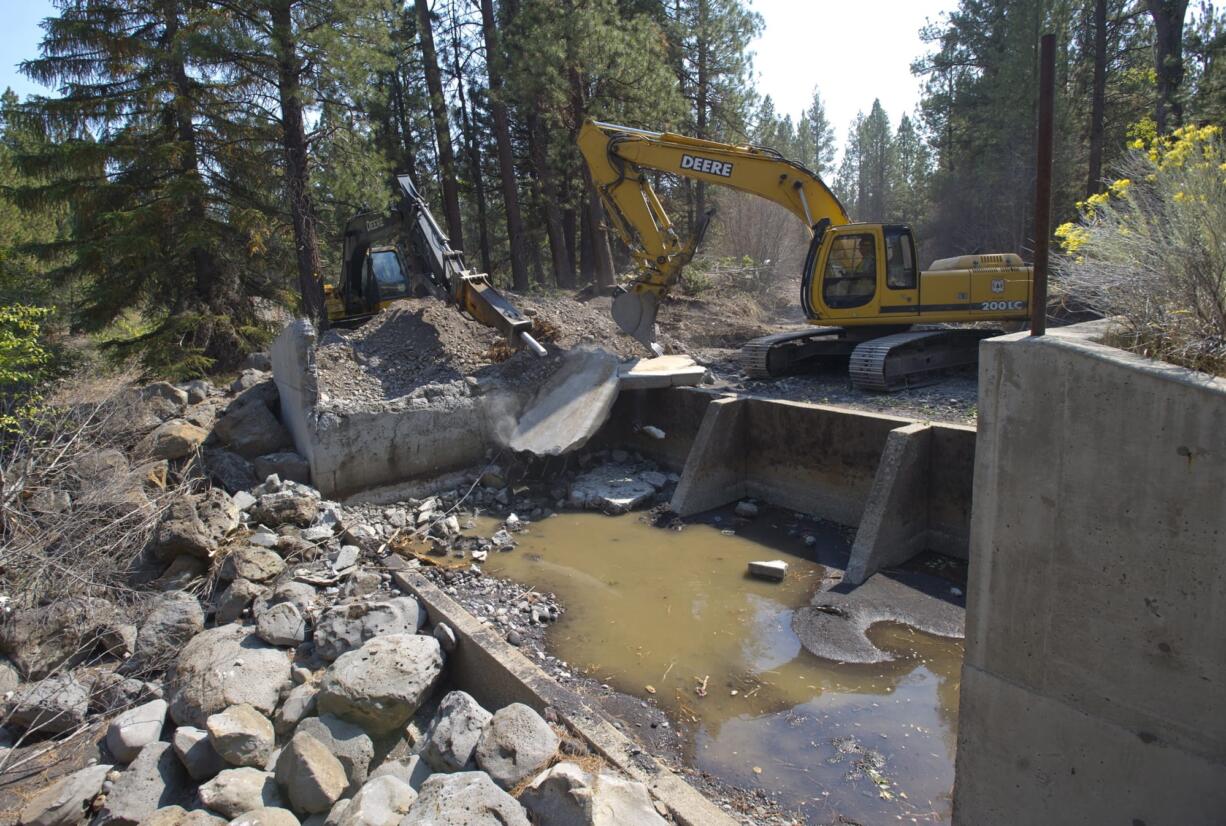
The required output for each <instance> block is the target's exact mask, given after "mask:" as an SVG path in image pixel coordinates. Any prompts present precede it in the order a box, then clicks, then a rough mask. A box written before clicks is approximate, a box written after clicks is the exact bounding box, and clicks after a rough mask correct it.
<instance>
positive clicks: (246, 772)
mask: <svg viewBox="0 0 1226 826" xmlns="http://www.w3.org/2000/svg"><path fill="white" fill-rule="evenodd" d="M199 794H200V802H201V803H203V804H204V805H205V806H207V807H208V808H209V809H211V810H213V811H214V812H217V814H219V815H221V816H222V817H224V818H226V819H230V818H234V817H238V816H239V815H241V814H242V813H243V812H249V811H251V810H252V809H260V808H263V807H265V806H284V805H285V803H284V801H283V800H282V799H281V790H280V789H279V788H278V787H277V780H276V778H275V777H273V776H272V773H271V772H266V771H263V770H261V769H257V768H252V767H250V766H247V767H244V768H239V769H226V770H225V771H223V772H221V773H220V774H218V775H217V776H216V777H214V778H213V779H212V780H210V781H209V782H207V783H204V784H201V786H200V792H199Z"/></svg>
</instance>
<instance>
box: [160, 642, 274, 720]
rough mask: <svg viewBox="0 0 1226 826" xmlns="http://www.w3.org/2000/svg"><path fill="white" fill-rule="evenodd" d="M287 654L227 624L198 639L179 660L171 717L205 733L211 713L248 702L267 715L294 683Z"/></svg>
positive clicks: (170, 682)
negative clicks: (204, 729) (283, 692)
mask: <svg viewBox="0 0 1226 826" xmlns="http://www.w3.org/2000/svg"><path fill="white" fill-rule="evenodd" d="M289 672H290V661H289V657H288V656H287V655H286V652H284V651H282V650H281V649H279V648H273V647H272V646H269V645H266V644H265V643H264V642H263V641H262V640H260V638H259V637H257V636H256V635H255V634H253V633H251V632H250V630H249V629H246V628H243V627H241V626H237V625H223V626H220V627H218V628H211V629H209V630H208V631H204V632H203V633H200V634H197V635H196V637H195V638H194V639H192V641H191V642H189V643H188V644H187V645H186V646H185V647H184V648H183V653H182V654H180V655H179V660H178V663H176V665H175V668H174V669H173V671H171V672H170V675H169V679H168V681H167V683H168V690H169V698H170V715H171V716H172V717H173V718H174V720H175V722H176V723H178V724H179V725H190V726H195V727H197V728H203V727H204V725H205V721H206V720H207V719H208V717H209V715H210V714H215V713H216V712H218V711H221V710H222V709H223V708H225V707H227V706H232V705H238V704H239V703H250V704H251V705H252V706H254V707H255V709H256V710H257V711H259V712H260V713H261V714H263V715H265V716H267V715H270V714H272V713H273V712H274V711H275V710H276V708H277V701H278V700H279V699H280V697H281V690H282V688H283V687H285V686H286V685H287V684H288V683H289V681H290V676H289Z"/></svg>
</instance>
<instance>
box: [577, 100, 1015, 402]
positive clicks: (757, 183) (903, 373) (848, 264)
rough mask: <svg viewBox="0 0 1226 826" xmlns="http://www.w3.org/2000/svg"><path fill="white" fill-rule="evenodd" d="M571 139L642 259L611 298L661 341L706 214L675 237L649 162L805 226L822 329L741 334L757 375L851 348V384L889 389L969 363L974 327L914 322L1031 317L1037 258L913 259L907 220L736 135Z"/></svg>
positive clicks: (807, 287) (617, 311) (599, 126)
mask: <svg viewBox="0 0 1226 826" xmlns="http://www.w3.org/2000/svg"><path fill="white" fill-rule="evenodd" d="M578 143H579V150H580V152H582V154H583V157H584V160H585V161H586V162H587V166H588V170H589V171H590V173H591V177H592V182H593V184H594V186H595V187H596V190H597V192H598V193H599V194H600V199H601V201H602V203H603V204H604V207H605V211H606V213H607V216H608V219H609V223H610V224H611V226H612V227H613V229H614V230H615V231H616V232H617V234H618V235H619V236H620V237H621V239H622V241H623V242H625V244H626V245H627V246H628V247H629V249H630V252H631V255H632V256H633V258H634V260H635V264H636V268H637V272H636V274H635V276H634V278H633V279H632V280H631V282H630V283H629V284H628V285H626V286H625V288H624V289H623V291H622V292H620V293H619V294H618V295H617V296H616V298H614V301H613V317H614V319H615V320H616V321H617V323H618V325H619V326H620V327H621V328H622V329H623V330H625V331H626V332H627V333H629V334H630V335H632V336H634V337H635V338H637V339H638V340H639V341H641V342H642V343H643V344H645V345H647V346H648V347H650V348H652V349H655V350H658V345H656V344H655V337H656V314H657V313H658V311H659V306H660V301H661V299H662V298H663V297H664V296H666V295H667V294H668V292H669V290H670V289H671V288H672V287H673V285H675V284H676V283H677V280H678V278H679V277H680V275H681V271H682V268H684V267H685V265H686V264H688V263H689V261H690V259H691V258H693V256H694V252H695V250H696V249H697V247H698V244H699V243H700V242H701V241H702V236H703V233H704V232H705V231H706V226H707V223H708V221H709V220H710V217H711V214H710V213H708V214H707V215H705V216H703V217H702V220H701V221H700V222H699V225H698V228H697V230H696V232H695V233H694V234H693V236H692V237H691V238H688V239H683V238H682V237H681V236H680V235H679V234H678V232H677V229H676V228H674V226H673V224H672V222H671V221H670V220H669V217H668V215H667V214H666V213H665V211H664V208H663V206H662V205H661V203H660V200H659V198H658V197H657V196H656V193H655V191H654V190H653V189H652V186H651V183H650V182H649V181H648V179H647V175H646V170H655V171H658V172H666V173H670V174H673V175H681V176H683V177H686V178H691V179H693V180H697V181H705V182H706V183H708V184H713V185H716V186H726V187H730V188H732V189H736V190H740V191H741V192H748V193H750V194H752V195H757V196H758V197H761V198H766V199H767V200H769V201H774V202H775V203H777V204H779V205H781V206H783V207H784V208H785V209H787V210H788V211H789V212H791V213H792V214H793V215H795V216H796V217H797V218H799V219H800V220H801V221H803V222H804V225H805V226H806V227H807V228H808V230H809V232H810V235H811V241H810V244H809V251H808V255H807V256H806V257H805V264H804V270H803V271H802V273H801V289H800V303H801V307H802V308H803V310H804V314H805V318H806V320H807V321H808V322H809V323H810V324H814V325H820V326H819V328H818V329H816V330H802V331H800V332H787V333H779V334H777V335H771V336H765V337H763V338H759V339H755V340H753V341H750V342H748V343H747V344H746V345H745V346H744V348H743V349H742V351H741V365H742V367H743V369H744V370H745V372H746V373H747V374H748V375H749V376H751V377H754V378H765V377H770V376H779V375H786V374H788V373H794V372H798V371H800V370H803V369H805V368H806V366H808V365H809V364H811V363H812V362H814V361H819V360H824V359H830V358H848V359H849V362H848V372H849V373H850V376H851V380H852V383H853V384H854V385H855V386H856V387H860V388H863V389H867V390H878V391H893V390H901V389H904V388H907V387H915V386H919V385H922V384H928V383H931V382H933V381H935V380H937V379H938V378H939V377H940V376H941V375H942V374H943V373H945V372H946V371H948V370H950V369H951V368H954V367H960V366H965V365H969V364H974V363H975V360H976V358H977V355H978V345H979V342H980V341H981V340H982V339H984V338H987V337H990V336H993V335H999V334H1000V332H1001V331H999V330H987V329H981V328H961V329H958V328H953V329H950V328H943V329H917V328H916V325H931V324H948V323H954V322H981V321H1025V320H1027V319H1028V318H1029V314H1030V301H1031V283H1032V279H1033V268H1031V267H1028V266H1025V265H1024V264H1023V263H1022V259H1021V258H1020V257H1019V256H1017V255H1015V254H1013V253H993V254H986V255H963V256H958V257H955V258H943V259H940V260H938V261H935V262H933V264H932V266H931V267H929V268H928V269H927V270H925V271H923V272H921V271H920V270H919V267H918V263H917V261H916V255H915V240H914V238H913V237H912V235H911V229H910V228H909V227H907V226H904V225H901V224H867V223H852V222H851V220H850V218H849V217H848V215H847V212H846V210H845V209H844V208H843V205H842V204H841V203H840V202H839V199H838V198H837V197H835V195H834V193H833V192H831V191H830V189H829V187H827V186H826V184H825V183H823V182H822V179H821V178H820V177H818V176H817V175H816V174H815V173H813V172H810V171H809V170H808V169H805V167H803V166H802V165H800V164H798V163H795V162H793V161H789V160H787V159H786V158H784V157H783V156H782V155H780V154H779V153H778V152H776V151H774V150H773V149H766V148H763V147H757V146H735V145H730V144H724V143H718V142H715V141H708V140H701V139H698V138H690V137H686V136H684V135H677V134H673V133H670V132H649V131H646V130H642V129H634V128H631V127H627V126H617V125H614V124H609V123H600V122H598V121H592V120H589V121H587V122H586V123H585V124H584V125H583V127H582V128H581V129H580V131H579V136H578Z"/></svg>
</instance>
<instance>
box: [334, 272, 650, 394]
mask: <svg viewBox="0 0 1226 826" xmlns="http://www.w3.org/2000/svg"><path fill="white" fill-rule="evenodd" d="M510 300H511V301H512V302H513V303H514V304H515V305H516V306H517V307H519V308H520V310H521V311H523V312H524V313H525V314H526V315H528V316H530V317H532V318H533V321H534V335H536V336H537V337H538V339H539V340H540V341H541V343H542V344H544V345H545V347H546V349H547V350H548V351H549V355H548V356H546V357H545V358H543V359H542V358H538V357H537V356H535V355H533V354H532V353H529V352H527V351H526V350H518V351H516V352H514V353H513V354H511V355H510V357H509V358H508V357H507V355H508V351H507V349H506V347H505V343H504V342H503V339H502V336H500V335H499V334H498V333H497V332H495V331H494V330H492V329H490V328H488V327H485V326H484V325H482V324H479V323H478V322H476V321H473V320H472V319H470V318H468V317H467V316H464V315H461V314H460V313H459V312H457V311H456V310H455V308H453V307H450V306H448V305H446V304H444V303H443V302H441V301H438V300H436V299H432V298H421V299H406V300H404V301H397V302H396V303H395V304H393V305H392V306H391V307H390V308H388V309H387V310H386V311H384V312H382V313H380V314H379V315H377V316H375V317H374V318H372V319H371V320H370V321H368V322H367V323H366V324H364V325H363V326H361V327H359V328H357V329H353V330H339V329H338V330H329V331H328V332H327V333H325V334H324V335H323V337H322V338H321V339H320V343H319V347H318V349H317V351H316V354H315V362H316V367H317V369H318V371H319V385H320V391H321V393H322V394H323V395H324V397H325V398H324V399H323V400H324V401H325V402H328V401H339V402H343V403H345V404H352V403H354V402H366V403H379V402H382V401H390V400H392V399H399V398H402V397H404V396H409V395H411V394H413V393H414V391H417V390H419V389H421V388H425V387H430V386H438V385H447V384H455V385H462V384H464V383H465V382H466V380H468V379H476V380H477V381H478V383H488V384H492V385H498V384H516V385H523V384H525V383H539V382H542V381H544V380H545V379H547V378H548V377H549V376H550V375H552V373H553V371H554V370H556V369H557V368H558V366H559V365H560V363H561V360H562V357H561V354H562V352H563V351H567V350H571V349H574V348H576V347H582V346H598V347H602V348H603V349H605V350H608V351H610V352H612V353H614V354H616V355H617V356H620V357H621V358H635V357H638V356H642V355H645V352H644V351H643V350H642V348H641V347H640V345H639V344H638V343H637V342H635V341H634V340H633V339H631V338H629V337H628V336H626V335H624V334H622V333H621V332H620V331H619V330H618V328H617V325H616V324H615V323H614V321H613V319H612V317H611V316H610V315H609V311H608V299H603V300H602V299H597V300H594V301H592V302H589V303H584V302H579V301H576V300H574V299H573V298H570V297H566V296H560V295H555V296H546V295H538V296H532V297H521V296H510ZM470 384H471V382H470Z"/></svg>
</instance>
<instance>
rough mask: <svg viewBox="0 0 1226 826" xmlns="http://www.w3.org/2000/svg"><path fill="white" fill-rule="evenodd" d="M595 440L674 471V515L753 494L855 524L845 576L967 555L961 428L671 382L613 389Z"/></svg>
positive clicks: (966, 433)
mask: <svg viewBox="0 0 1226 826" xmlns="http://www.w3.org/2000/svg"><path fill="white" fill-rule="evenodd" d="M647 425H651V426H653V427H656V428H658V429H660V430H662V431H664V433H665V438H664V439H653V438H651V437H650V436H648V435H646V433H647V431H645V430H644V429H643V428H644V427H645V426H647ZM601 439H602V440H603V443H605V444H607V445H610V446H623V447H628V448H631V449H634V450H637V451H639V452H640V453H642V454H644V455H646V456H648V457H650V458H652V459H653V460H655V461H657V462H659V463H660V464H662V465H664V466H666V467H668V468H670V469H672V470H676V471H679V472H680V473H681V482H680V484H679V485H678V487H677V492H676V494H675V495H674V497H673V501H672V507H673V510H674V511H676V512H677V513H678V514H680V515H681V516H691V515H694V514H697V513H701V512H703V511H706V510H710V509H711V508H716V507H720V506H722V505H726V504H728V503H730V502H735V501H736V500H738V499H741V498H744V497H753V498H756V499H761V500H762V501H764V502H768V503H770V504H772V505H778V506H780V507H785V508H790V509H792V510H796V511H800V512H802V513H808V514H812V515H814V516H817V517H820V518H823V519H829V520H831V521H834V522H839V523H841V524H844V525H858V526H860V527H859V530H858V532H857V536H856V541H855V544H854V549H853V553H852V560H851V563H850V565H849V567H848V573H847V578H848V581H850V582H851V583H852V584H859V583H861V582H863V581H864V580H865V579H867V578H868V577H869V576H871V575H872V574H873V573H875V572H876V571H878V570H881V569H882V568H887V567H890V566H892V565H897V564H900V563H902V562H905V561H906V560H908V559H909V558H911V557H912V556H914V555H915V554H916V553H918V552H919V551H922V550H934V551H938V552H940V553H944V554H947V555H949V556H954V557H959V558H961V559H966V558H967V555H968V547H969V536H970V516H971V489H972V488H971V476H972V469H973V466H974V460H975V429H974V428H971V427H960V426H957V425H946V424H931V423H916V422H912V421H910V420H908V419H900V418H897V417H893V416H884V415H880V414H875V413H868V412H863V411H857V410H849V409H846V408H840V407H829V406H824V405H817V404H805V403H801V402H788V401H776V400H768V399H757V398H745V397H739V396H726V395H720V394H719V393H718V392H716V391H712V390H704V389H671V390H649V391H640V392H633V393H623V394H622V397H621V398H620V399H619V400H618V402H617V404H616V405H615V406H614V409H613V417H612V418H611V419H610V421H609V424H608V425H607V426H606V428H605V430H604V432H602V434H601Z"/></svg>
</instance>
